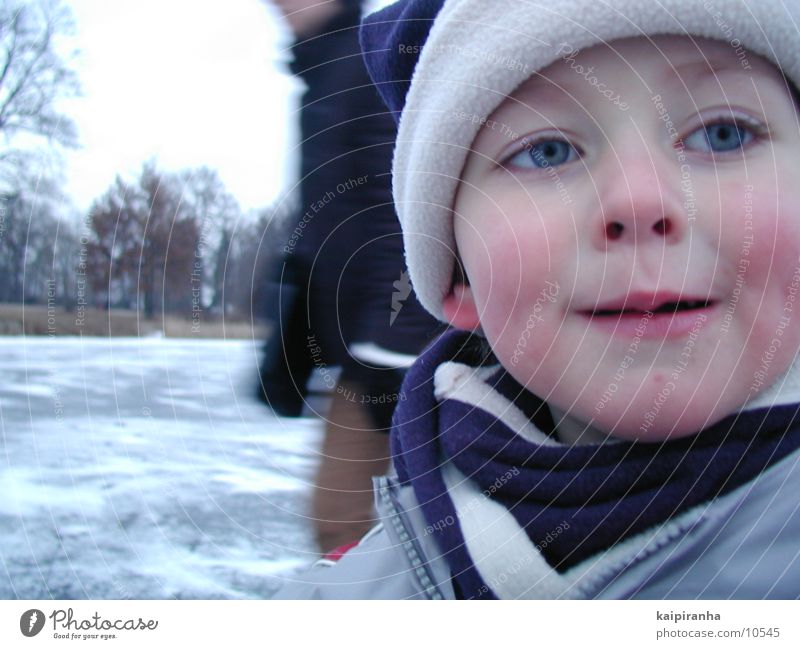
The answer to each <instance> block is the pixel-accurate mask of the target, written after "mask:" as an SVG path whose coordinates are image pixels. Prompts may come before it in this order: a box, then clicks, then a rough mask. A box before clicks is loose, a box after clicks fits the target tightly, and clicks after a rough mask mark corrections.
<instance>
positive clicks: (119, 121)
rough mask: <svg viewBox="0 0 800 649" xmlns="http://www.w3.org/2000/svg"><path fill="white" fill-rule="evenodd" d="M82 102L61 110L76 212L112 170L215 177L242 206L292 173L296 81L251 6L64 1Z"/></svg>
mask: <svg viewBox="0 0 800 649" xmlns="http://www.w3.org/2000/svg"><path fill="white" fill-rule="evenodd" d="M69 4H70V6H71V7H72V10H73V13H74V15H75V22H76V27H77V38H76V41H75V42H76V45H77V47H78V48H79V49H80V54H79V57H78V59H77V61H76V69H77V71H78V73H79V76H80V80H81V84H82V89H83V96H82V97H80V98H77V99H74V100H71V101H69V102H68V103H67V105H66V107H65V109H64V110H65V112H67V113H68V114H69V115H70V116H71V117H72V118H73V119H74V120H75V122H76V124H77V126H78V131H79V137H80V141H81V144H82V148H81V149H79V150H77V151H74V152H69V153H68V154H67V160H66V168H65V172H66V181H67V185H66V191H67V193H68V194H69V195H70V196H71V197H72V200H73V201H74V203H75V206H76V207H77V208H78V209H80V210H81V211H84V210H86V209H88V207H89V205H90V204H91V202H92V200H93V199H95V198H97V197H98V196H100V195H101V194H102V193H103V192H105V191H106V189H108V187H109V186H110V184H111V183H112V181H113V179H114V176H115V175H116V174H118V173H119V174H121V175H123V176H124V177H132V176H134V175H135V174H136V173H137V172H138V171H139V170H140V169H141V166H142V163H143V162H144V161H145V160H148V159H151V158H152V159H155V160H156V162H157V163H158V165H159V167H160V168H162V169H165V170H177V169H184V168H188V167H198V166H201V165H206V166H209V167H211V168H214V169H217V170H218V171H219V173H220V176H221V177H222V179H223V181H224V182H225V184H226V185H227V187H228V189H229V191H231V192H232V193H233V194H234V196H236V198H237V199H238V200H239V202H240V203H241V205H242V207H244V208H245V209H248V208H255V207H261V206H265V205H268V204H270V203H271V202H273V201H274V200H275V199H276V197H277V196H278V195H279V194H280V192H281V191H282V190H283V189H285V188H286V186H287V184H288V183H289V182H290V180H291V178H292V176H293V174H294V173H295V171H294V169H295V167H294V165H295V162H294V160H293V158H292V157H291V148H292V147H293V146H294V145H295V143H296V137H297V136H296V119H292V111H293V110H295V106H296V102H297V98H298V93H299V91H300V84H299V83H298V82H296V81H295V80H294V79H292V78H291V77H290V76H289V75H288V74H287V73H286V71H285V67H284V66H283V65H282V64H281V61H285V60H286V59H287V58H288V55H287V54H286V53H285V52H284V51H283V50H284V48H286V47H287V45H288V44H289V41H288V36H287V34H286V33H285V32H284V31H283V29H282V27H281V22H280V20H279V17H278V14H277V13H276V12H275V10H274V9H271V7H269V6H268V5H266V4H265V3H263V2H261V1H260V0H225V2H208V1H198V0H111V1H109V0H71V1H70V2H69Z"/></svg>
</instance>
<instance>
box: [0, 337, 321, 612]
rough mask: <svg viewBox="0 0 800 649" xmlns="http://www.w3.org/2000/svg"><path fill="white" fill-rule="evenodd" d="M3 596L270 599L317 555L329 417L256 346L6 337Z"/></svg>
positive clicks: (1, 418) (0, 459)
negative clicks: (285, 400) (272, 398)
mask: <svg viewBox="0 0 800 649" xmlns="http://www.w3.org/2000/svg"><path fill="white" fill-rule="evenodd" d="M0 357H2V359H3V380H2V382H0V494H2V497H0V597H1V598H4V599H9V598H24V599H39V598H49V597H52V598H59V599H61V598H64V599H70V598H92V599H104V598H112V599H124V598H136V599H151V598H152V599H161V598H262V597H268V596H269V595H270V594H272V593H273V592H274V591H275V590H276V589H277V588H278V586H279V585H280V580H281V576H285V575H288V574H291V573H292V572H294V571H297V570H298V569H301V568H302V567H303V566H305V565H306V564H308V563H309V562H310V561H312V560H313V558H314V549H313V543H312V537H311V529H310V526H309V524H308V519H307V517H306V512H307V507H308V499H309V494H310V487H309V485H310V480H311V479H312V475H313V471H314V467H315V463H316V457H317V448H318V444H319V441H320V437H321V432H322V431H321V425H320V423H319V422H317V421H314V420H310V419H280V418H277V417H275V416H274V415H273V414H272V413H271V412H270V411H269V410H268V409H267V408H266V407H264V406H263V405H262V404H260V403H259V402H258V401H256V399H255V398H254V396H253V395H254V386H255V381H256V376H257V374H256V368H257V363H258V347H257V345H256V344H254V343H253V342H252V341H214V340H203V339H196V340H195V339H189V340H176V339H152V338H150V339H120V338H116V339H105V338H83V339H81V338H68V339H66V338H58V339H53V338H46V337H45V338H31V337H0Z"/></svg>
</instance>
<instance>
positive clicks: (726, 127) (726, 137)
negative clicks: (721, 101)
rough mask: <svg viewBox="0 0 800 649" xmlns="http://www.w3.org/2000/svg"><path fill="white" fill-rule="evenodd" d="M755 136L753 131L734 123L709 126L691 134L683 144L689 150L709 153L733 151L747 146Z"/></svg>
mask: <svg viewBox="0 0 800 649" xmlns="http://www.w3.org/2000/svg"><path fill="white" fill-rule="evenodd" d="M754 137H755V135H754V134H753V131H752V130H751V129H750V128H748V127H746V126H741V125H739V124H737V123H735V122H722V123H719V124H709V125H707V126H703V127H702V128H699V129H697V130H696V131H694V132H692V133H691V134H690V135H689V137H687V138H686V140H685V143H686V146H688V147H689V148H691V149H695V150H698V151H708V152H710V153H725V152H726V151H735V150H736V149H741V148H742V147H743V146H744V145H746V144H748V143H749V142H750V141H751V140H752V139H753V138H754Z"/></svg>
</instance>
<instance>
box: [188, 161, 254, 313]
mask: <svg viewBox="0 0 800 649" xmlns="http://www.w3.org/2000/svg"><path fill="white" fill-rule="evenodd" d="M181 178H182V180H183V205H184V207H185V209H186V210H188V211H189V212H190V213H192V214H194V216H195V219H196V221H197V223H198V226H199V230H200V231H199V237H198V240H197V250H196V251H195V261H194V267H195V272H196V273H197V274H198V275H200V276H201V277H202V282H201V286H200V288H199V290H200V292H201V293H200V297H201V301H202V302H203V303H205V299H204V298H203V297H202V295H203V288H204V287H205V286H208V287H209V288H210V289H211V300H210V304H209V306H210V308H211V310H212V311H221V309H222V292H223V288H224V287H223V283H224V272H223V271H224V268H223V266H224V264H225V256H226V255H227V253H228V246H229V245H230V241H231V237H232V236H233V231H234V230H235V228H236V226H237V224H238V222H239V221H240V219H241V209H240V208H239V204H238V203H237V202H236V199H235V198H234V197H233V196H232V195H231V194H230V193H229V192H228V190H227V189H226V188H225V184H224V183H223V182H222V179H221V178H220V177H219V174H218V173H217V172H216V171H215V170H213V169H209V168H208V167H200V168H199V169H192V170H190V171H186V172H184V173H183V174H181Z"/></svg>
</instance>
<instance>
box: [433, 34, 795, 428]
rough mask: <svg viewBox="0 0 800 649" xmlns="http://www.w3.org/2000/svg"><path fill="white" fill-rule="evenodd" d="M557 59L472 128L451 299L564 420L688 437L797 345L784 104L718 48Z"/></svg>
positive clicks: (756, 61)
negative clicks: (460, 268)
mask: <svg viewBox="0 0 800 649" xmlns="http://www.w3.org/2000/svg"><path fill="white" fill-rule="evenodd" d="M612 48H613V49H612ZM561 53H562V54H563V55H564V56H563V58H562V59H561V60H559V61H557V62H556V63H554V64H552V65H550V66H549V67H547V68H546V69H545V70H543V71H542V72H541V74H538V75H534V76H533V77H531V78H530V79H529V80H528V81H527V82H526V83H525V84H524V85H523V86H522V87H520V88H519V89H518V91H517V92H515V93H514V95H513V96H512V97H510V98H508V99H507V100H506V101H504V103H503V104H502V105H500V107H499V108H498V109H497V110H496V111H495V113H494V114H493V115H492V116H491V121H489V122H487V123H486V125H485V126H484V127H483V128H482V130H481V132H480V133H479V134H478V136H477V138H476V139H475V142H474V144H473V150H472V151H471V153H470V155H469V158H468V160H467V162H466V165H465V168H464V171H463V174H462V178H461V181H462V182H461V185H460V188H459V191H458V195H457V197H456V202H455V211H456V223H455V234H456V240H457V243H458V250H459V254H460V256H461V259H462V261H463V263H464V267H465V269H466V271H467V276H468V278H469V286H468V287H460V286H456V287H455V289H454V291H453V293H452V294H451V295H450V296H449V297H448V298H447V299H446V301H445V304H444V309H445V313H446V314H447V315H448V316H449V317H450V318H451V321H452V322H453V323H454V324H456V325H457V326H461V327H465V328H470V327H475V326H478V324H480V326H481V328H482V329H483V331H484V333H485V335H486V337H487V339H488V340H489V342H490V344H491V346H492V348H493V350H494V351H495V353H496V355H497V357H498V358H499V359H500V361H501V363H502V364H503V365H504V367H505V368H506V369H507V370H508V371H509V372H510V373H511V374H512V375H513V376H514V377H515V378H516V379H517V381H519V382H520V383H521V384H523V385H526V386H527V387H528V389H530V390H531V391H533V392H535V393H536V394H538V395H539V396H540V397H542V398H544V399H545V400H546V401H547V402H548V403H549V404H550V405H551V407H553V408H554V411H555V413H556V415H557V417H559V416H560V415H561V414H562V413H566V415H567V417H568V420H567V421H570V422H571V423H572V424H573V425H574V424H575V423H578V424H586V423H589V424H591V425H592V426H593V427H594V428H595V429H596V430H598V431H600V432H602V433H610V434H612V435H614V436H617V437H621V438H627V439H642V440H651V441H655V440H661V439H665V438H666V437H668V436H672V437H679V436H682V435H687V434H690V433H692V432H694V431H697V430H699V429H701V428H703V427H706V426H709V425H711V424H713V423H715V422H716V421H719V420H720V419H721V418H723V417H724V416H726V415H728V414H731V413H733V412H735V411H736V410H738V409H739V408H740V407H741V406H742V405H743V404H744V402H745V401H746V400H747V399H748V397H749V396H751V395H752V394H755V393H756V392H758V391H759V390H760V389H763V388H764V387H766V386H767V385H769V384H770V383H771V382H772V381H774V379H775V378H776V377H777V376H778V375H779V374H780V373H781V372H783V371H785V370H786V369H787V367H788V366H789V365H790V363H791V362H792V360H793V358H794V356H795V353H796V351H797V349H798V347H799V346H800V322H799V321H800V135H798V117H797V113H796V111H795V105H794V102H793V100H792V97H791V94H790V92H789V91H788V90H787V88H786V85H785V83H784V81H783V79H782V77H781V75H780V73H779V72H778V71H777V69H776V68H774V67H773V66H772V65H771V64H769V63H768V62H766V61H765V60H763V59H760V58H758V57H755V56H753V55H750V56H749V57H748V59H747V60H745V61H741V60H740V58H737V55H736V52H735V50H734V49H733V48H731V47H730V46H729V45H728V44H725V43H718V42H715V41H707V40H701V41H697V42H695V43H692V41H691V40H689V39H688V38H683V37H658V38H655V39H653V41H652V42H648V41H647V40H646V39H644V38H637V39H626V40H621V41H616V42H614V43H611V44H610V45H598V46H596V47H593V48H591V49H589V50H586V51H584V52H580V53H577V55H573V56H570V48H569V47H568V46H563V47H562V52H561ZM676 304H677V311H676ZM795 310H796V311H797V312H795ZM557 422H558V419H557Z"/></svg>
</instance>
